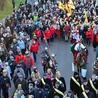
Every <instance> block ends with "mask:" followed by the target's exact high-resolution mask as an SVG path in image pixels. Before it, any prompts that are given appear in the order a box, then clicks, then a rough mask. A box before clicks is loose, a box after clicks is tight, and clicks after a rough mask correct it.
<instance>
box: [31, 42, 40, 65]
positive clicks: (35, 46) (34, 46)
mask: <svg viewBox="0 0 98 98" xmlns="http://www.w3.org/2000/svg"><path fill="white" fill-rule="evenodd" d="M38 51H39V46H38V43H37V42H36V41H35V40H33V42H32V45H31V46H30V52H32V53H33V57H34V62H35V63H36V55H37V53H38Z"/></svg>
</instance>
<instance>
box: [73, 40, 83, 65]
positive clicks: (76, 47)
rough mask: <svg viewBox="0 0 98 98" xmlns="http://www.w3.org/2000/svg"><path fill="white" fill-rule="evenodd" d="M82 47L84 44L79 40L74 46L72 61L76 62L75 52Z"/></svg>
mask: <svg viewBox="0 0 98 98" xmlns="http://www.w3.org/2000/svg"><path fill="white" fill-rule="evenodd" d="M82 49H85V46H84V45H83V44H82V41H81V40H79V41H78V43H77V44H76V45H75V46H74V63H76V57H77V54H78V53H79V52H80V51H81V50H82Z"/></svg>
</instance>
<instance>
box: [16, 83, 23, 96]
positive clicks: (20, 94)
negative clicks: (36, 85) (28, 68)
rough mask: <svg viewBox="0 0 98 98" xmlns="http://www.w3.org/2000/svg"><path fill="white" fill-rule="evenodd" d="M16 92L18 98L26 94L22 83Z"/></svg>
mask: <svg viewBox="0 0 98 98" xmlns="http://www.w3.org/2000/svg"><path fill="white" fill-rule="evenodd" d="M15 93H17V98H21V97H22V95H24V91H23V89H22V85H21V84H18V88H17V89H16V91H15Z"/></svg>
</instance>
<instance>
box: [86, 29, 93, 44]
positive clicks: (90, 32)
mask: <svg viewBox="0 0 98 98" xmlns="http://www.w3.org/2000/svg"><path fill="white" fill-rule="evenodd" d="M92 34H93V29H92V28H88V31H87V32H85V36H86V39H87V44H88V45H90V44H91V39H92Z"/></svg>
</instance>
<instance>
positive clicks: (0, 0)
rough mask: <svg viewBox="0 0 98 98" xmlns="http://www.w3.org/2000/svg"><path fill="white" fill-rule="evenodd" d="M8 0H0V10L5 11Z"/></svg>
mask: <svg viewBox="0 0 98 98" xmlns="http://www.w3.org/2000/svg"><path fill="white" fill-rule="evenodd" d="M6 2H7V0H0V11H3V9H4V6H5V4H6Z"/></svg>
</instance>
